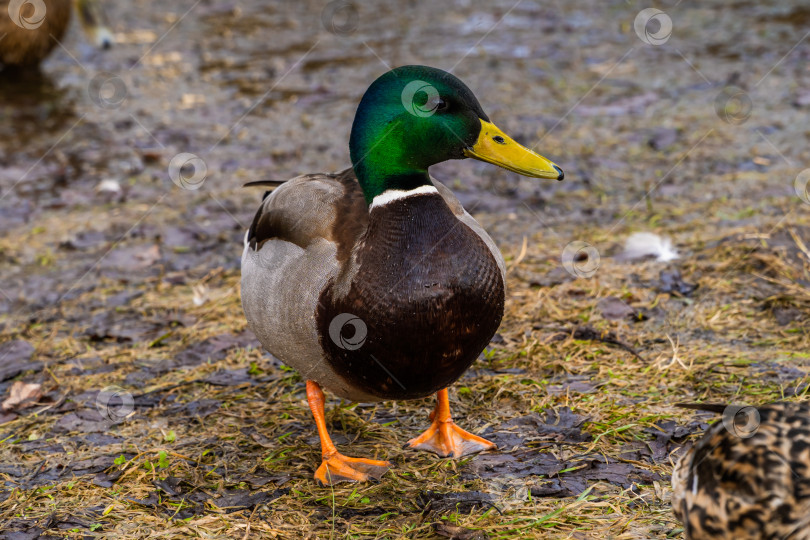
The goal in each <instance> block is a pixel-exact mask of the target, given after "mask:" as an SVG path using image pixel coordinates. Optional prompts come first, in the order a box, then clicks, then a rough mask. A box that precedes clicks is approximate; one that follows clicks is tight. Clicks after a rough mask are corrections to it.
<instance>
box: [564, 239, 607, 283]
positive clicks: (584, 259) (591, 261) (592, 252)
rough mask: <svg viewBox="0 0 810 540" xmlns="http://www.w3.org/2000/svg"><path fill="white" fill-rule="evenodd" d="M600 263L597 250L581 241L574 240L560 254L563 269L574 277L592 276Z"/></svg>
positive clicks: (600, 259)
mask: <svg viewBox="0 0 810 540" xmlns="http://www.w3.org/2000/svg"><path fill="white" fill-rule="evenodd" d="M601 262H602V258H601V256H600V255H599V250H598V249H596V248H595V247H594V246H592V245H591V244H589V243H588V242H583V241H582V240H574V241H573V242H571V243H569V244H568V245H567V246H565V248H564V249H563V252H562V265H563V268H565V270H566V271H567V272H568V273H569V274H571V275H572V276H574V277H578V278H589V277H591V276H593V275H594V274H595V273H596V271H597V270H599V265H600V263H601Z"/></svg>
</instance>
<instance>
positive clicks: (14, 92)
mask: <svg viewBox="0 0 810 540" xmlns="http://www.w3.org/2000/svg"><path fill="white" fill-rule="evenodd" d="M107 4H108V9H109V12H110V18H111V21H112V27H113V30H114V33H115V38H116V41H117V44H116V46H115V47H114V48H113V49H112V50H110V51H104V52H100V51H96V50H94V49H92V48H91V47H90V46H89V45H88V44H86V42H85V41H84V40H83V38H82V36H81V34H80V32H79V31H78V28H76V27H75V26H76V25H74V28H72V29H71V31H70V33H69V34H68V36H67V37H66V39H65V40H64V42H63V44H62V46H60V47H58V48H57V49H56V50H55V51H54V53H53V54H52V55H51V57H50V58H49V59H48V60H47V61H46V62H45V63H44V65H43V66H42V72H43V77H42V78H41V79H39V80H29V81H26V82H21V81H18V80H16V79H10V78H8V77H4V76H3V75H0V94H2V99H0V120H1V121H0V190H2V191H1V192H0V231H2V232H0V400H2V401H3V402H5V403H6V405H7V406H6V410H3V411H2V412H0V538H13V539H23V538H36V537H38V536H39V535H45V536H47V537H58V538H61V537H70V538H74V537H122V538H157V537H178V538H192V537H195V538H196V537H204V538H252V537H274V536H275V537H280V538H301V537H306V538H316V537H317V538H344V537H345V538H399V537H407V538H433V537H451V538H468V539H472V538H487V537H489V538H518V537H521V538H522V537H540V538H592V537H608V538H673V537H674V538H677V537H680V536H681V533H682V529H681V528H680V526H679V524H678V523H677V521H676V520H675V519H674V517H673V516H672V513H671V509H670V503H669V495H670V487H669V475H670V472H671V469H672V464H673V462H674V460H676V459H677V456H678V455H679V454H680V453H681V452H683V445H684V444H688V443H689V441H690V440H692V439H693V438H694V436H696V434H699V433H700V432H701V431H702V430H703V429H705V427H706V425H707V423H709V422H712V421H714V419H713V418H712V417H711V416H709V415H705V414H700V413H695V412H694V411H686V410H681V409H678V408H676V407H674V405H675V404H676V403H679V402H684V401H695V400H702V401H712V402H734V403H745V404H759V403H764V402H768V401H773V400H777V399H783V398H784V399H804V396H805V394H806V392H807V382H808V380H810V377H809V374H810V353H808V351H810V347H808V346H809V345H810V338H808V326H810V322H808V321H809V320H810V274H809V272H810V251H809V250H808V245H810V197H808V195H807V191H806V184H807V182H808V180H810V172H805V173H802V171H805V170H807V169H808V168H810V145H808V137H810V128H808V126H810V122H809V121H808V112H810V61H808V60H810V37H808V28H809V27H810V26H808V23H810V8H808V7H807V6H806V5H798V4H797V5H796V6H793V5H788V3H785V2H776V1H768V2H737V3H734V4H733V7H728V6H726V5H725V4H726V3H723V2H702V3H700V4H699V6H695V5H692V4H691V3H686V2H684V3H680V2H669V3H667V2H664V3H661V4H659V5H657V6H656V7H657V8H659V9H660V10H662V11H663V15H664V17H665V18H664V19H662V18H660V17H659V18H658V19H657V20H656V21H652V22H650V23H649V25H648V26H647V27H646V30H647V32H646V33H645V32H644V28H645V27H644V26H643V25H642V28H641V30H640V31H639V32H637V31H636V28H635V27H634V21H635V20H636V18H637V16H638V15H639V13H640V11H641V10H643V9H645V8H649V7H651V6H650V5H647V4H643V3H638V2H631V1H628V2H623V1H613V2H597V1H591V2H535V1H528V0H524V1H522V2H516V1H513V0H506V1H499V0H496V1H486V2H484V1H478V0H464V1H462V0H459V1H455V2H417V1H412V2H396V3H395V2H357V3H355V4H341V5H336V4H330V5H329V6H326V3H325V2H315V1H298V2H272V3H269V2H262V1H259V0H250V1H248V0H241V1H222V2H220V1H206V0H204V1H196V2H194V1H191V0H182V1H178V2H172V3H168V2H156V1H150V0H136V1H132V2H107ZM336 7H339V8H340V9H335V8H336ZM667 21H671V34H670V33H668V32H667ZM642 38H643V39H642ZM409 63H419V64H428V65H433V66H436V67H440V68H444V69H451V70H452V71H453V72H454V73H455V74H457V75H458V76H459V77H461V78H462V79H463V80H464V81H465V82H466V83H467V84H468V85H469V86H470V87H471V88H472V89H473V90H474V91H475V93H476V94H477V96H478V97H479V100H480V102H481V103H482V104H483V106H484V109H485V110H486V111H487V112H488V114H489V116H490V117H491V118H492V119H493V121H495V122H496V123H498V125H499V126H500V127H501V128H503V129H504V131H506V132H507V133H509V134H511V135H512V136H514V137H515V138H516V139H518V140H519V141H521V142H523V143H525V144H527V145H529V146H534V147H536V148H537V150H538V151H540V152H541V153H542V154H544V155H546V156H548V157H550V158H551V159H553V160H554V161H555V162H557V163H558V164H560V165H561V166H562V167H563V168H564V169H565V171H566V178H565V181H563V182H560V183H557V182H552V181H540V180H533V179H526V178H521V177H518V176H517V175H515V174H512V173H510V172H507V171H504V170H501V169H496V168H494V167H491V166H489V165H486V164H483V163H479V162H471V161H469V160H466V161H458V162H448V163H444V164H441V165H439V166H436V167H435V168H434V169H432V173H433V174H434V176H436V177H438V178H440V179H443V180H445V181H446V183H447V184H448V185H450V186H452V187H453V189H455V190H456V192H457V193H458V194H459V197H460V198H461V200H462V201H463V202H464V204H465V205H466V206H467V208H468V209H469V210H470V211H471V213H473V214H474V215H475V216H476V217H477V218H478V219H479V220H480V222H481V223H482V224H484V225H485V227H486V228H487V229H488V230H489V231H490V233H491V235H492V236H493V238H494V239H495V240H496V242H497V243H498V244H499V246H500V248H501V249H502V251H503V252H504V254H505V256H506V257H507V264H508V266H509V274H508V288H509V292H508V299H507V307H506V317H505V319H504V322H503V324H502V326H501V329H500V331H499V333H498V334H497V335H496V337H495V339H494V340H493V342H492V343H491V345H490V347H489V348H488V349H487V350H486V351H485V353H484V354H482V356H481V358H480V360H479V361H478V362H477V363H476V364H475V365H474V366H473V368H472V369H471V370H470V371H469V372H468V373H467V374H466V375H465V376H464V378H463V379H462V380H460V381H459V382H458V383H457V384H456V385H455V386H454V387H453V388H452V389H451V403H452V408H453V411H454V414H455V417H456V420H457V422H458V423H459V424H462V425H463V426H465V427H466V428H468V429H470V430H471V431H473V432H476V433H479V434H483V435H484V436H486V437H489V438H491V439H492V440H493V441H495V442H497V443H498V445H499V450H498V451H497V452H490V453H485V454H481V455H478V456H475V457H472V458H466V459H463V460H459V461H455V460H449V459H440V458H437V457H435V456H432V455H426V454H421V453H414V452H412V451H409V450H405V449H403V448H402V445H403V444H404V443H405V442H406V441H407V440H408V439H409V438H411V437H413V436H415V435H416V434H418V433H419V432H421V431H422V430H423V429H424V428H425V427H426V425H427V417H426V416H427V413H428V411H429V410H430V408H431V407H432V401H431V400H424V401H414V402H399V403H382V404H376V405H367V404H359V405H358V404H348V403H339V402H338V401H337V400H332V401H330V403H329V407H328V412H327V416H328V421H329V422H330V429H331V430H332V433H333V435H334V438H335V442H336V443H338V444H339V446H340V447H341V448H342V449H343V450H344V451H345V452H346V453H348V454H350V455H356V456H367V457H375V456H376V457H377V458H378V459H388V460H390V461H392V462H393V463H394V464H395V466H394V468H393V469H392V471H391V472H390V473H388V474H387V475H386V476H385V477H384V478H383V481H382V482H380V483H379V484H368V485H356V486H347V485H341V486H339V487H336V488H334V489H329V488H322V487H318V486H317V485H316V484H315V483H314V482H313V480H312V473H313V470H314V468H315V467H316V466H317V464H318V462H319V459H320V454H319V449H318V446H317V436H316V432H315V429H314V425H313V423H312V421H311V418H310V414H309V410H308V409H307V407H306V401H305V396H304V382H303V381H302V380H301V378H300V377H299V376H298V375H297V374H296V373H295V372H292V371H289V370H287V369H285V367H284V366H283V365H281V364H280V363H279V362H278V361H276V360H274V359H273V358H272V357H271V356H269V355H268V354H266V353H263V352H262V351H261V349H260V348H259V345H258V342H257V341H256V339H255V338H254V336H253V335H252V334H251V333H250V332H249V331H248V330H246V325H245V321H244V318H243V316H242V313H241V308H240V303H239V258H240V253H241V240H242V237H243V234H244V230H245V227H246V225H247V224H248V223H249V221H250V219H251V218H252V214H253V212H254V211H255V209H256V205H257V203H258V200H259V197H260V193H257V192H256V191H254V190H247V189H242V188H240V185H241V184H242V183H244V182H246V181H249V180H256V179H261V178H287V177H291V176H294V175H296V174H299V173H306V172H319V171H334V170H339V169H342V168H344V167H346V166H347V165H348V164H349V161H348V147H347V141H348V134H349V130H350V127H351V119H352V115H353V113H354V109H355V107H356V104H357V102H358V100H359V98H360V96H361V95H362V93H363V92H364V90H365V88H366V87H367V85H368V84H369V83H370V82H371V81H372V80H373V79H374V78H375V77H377V76H378V75H380V74H382V73H383V72H385V71H386V70H387V69H388V67H389V66H396V65H403V64H409ZM181 153H190V154H194V155H195V156H197V157H198V158H199V160H195V161H193V162H192V165H191V167H192V168H191V169H190V168H189V167H188V166H187V167H186V168H184V169H183V170H182V171H180V176H178V174H177V171H178V167H177V166H176V164H177V160H175V161H174V162H173V159H174V158H175V156H177V155H178V154H181ZM181 161H182V160H181ZM172 175H174V177H175V178H174V180H176V182H173V179H172ZM634 232H651V233H655V234H658V235H660V236H661V237H664V238H667V239H670V240H671V241H672V243H673V246H674V248H675V249H676V250H677V251H678V254H679V256H678V258H676V259H674V260H671V261H668V262H659V261H656V260H650V259H629V258H627V257H624V256H622V253H623V246H624V243H625V241H626V239H627V238H628V236H630V235H631V234H632V233H634ZM572 242H580V243H579V244H576V243H575V244H573V245H572V244H571V243H572ZM582 243H586V244H587V245H584V244H582ZM572 246H573V247H572ZM572 250H573V252H572ZM577 251H578V252H579V253H580V254H582V253H585V254H588V255H589V256H590V257H591V259H590V260H582V259H581V257H579V256H576V257H575V256H573V255H572V253H574V252H577ZM566 257H567V258H566ZM563 260H566V261H567V264H566V265H563V263H562V261H563ZM20 381H21V382H22V383H26V384H29V385H32V386H25V387H23V386H22V383H21V382H20ZM15 384H16V385H17V386H16V390H14V387H15ZM23 390H24V391H26V392H28V396H29V398H30V399H28V400H27V401H22V402H21V403H14V402H11V401H8V402H7V401H6V400H8V399H9V398H10V397H12V394H14V395H16V396H17V397H18V398H23V397H25V396H24V395H21V394H20V392H21V391H23Z"/></svg>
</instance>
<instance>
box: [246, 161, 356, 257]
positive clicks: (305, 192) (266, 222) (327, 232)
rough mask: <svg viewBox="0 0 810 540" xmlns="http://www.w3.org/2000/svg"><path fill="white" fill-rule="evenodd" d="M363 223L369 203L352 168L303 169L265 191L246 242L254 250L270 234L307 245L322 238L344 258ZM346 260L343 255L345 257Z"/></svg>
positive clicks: (302, 246) (260, 245)
mask: <svg viewBox="0 0 810 540" xmlns="http://www.w3.org/2000/svg"><path fill="white" fill-rule="evenodd" d="M367 224H368V206H367V205H366V202H365V199H364V198H363V192H362V190H361V189H360V184H358V183H357V179H356V178H355V177H354V171H353V170H352V169H347V170H345V171H342V172H340V173H336V174H307V175H303V176H298V177H296V178H293V179H291V180H288V181H287V182H284V183H283V184H281V185H279V186H278V187H277V188H276V189H275V190H274V191H273V192H272V196H267V197H265V199H264V201H263V202H262V204H261V206H259V209H258V211H257V212H256V216H255V217H254V218H253V222H252V223H251V225H250V229H249V230H248V237H247V242H248V245H249V246H250V248H251V249H253V250H259V249H261V248H262V245H264V243H265V242H266V241H267V240H269V239H271V238H278V239H281V240H285V241H287V242H291V243H293V244H295V245H297V246H299V247H301V248H306V247H307V246H308V245H309V244H310V243H311V242H313V241H316V240H319V239H326V240H330V241H333V242H336V243H337V245H338V259H340V258H341V256H343V257H345V258H348V254H350V253H351V250H352V247H353V246H354V244H355V243H356V241H357V238H358V237H359V235H360V234H362V232H363V231H364V230H365V229H366V226H367ZM344 260H345V259H344Z"/></svg>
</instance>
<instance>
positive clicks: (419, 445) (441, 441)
mask: <svg viewBox="0 0 810 540" xmlns="http://www.w3.org/2000/svg"><path fill="white" fill-rule="evenodd" d="M408 446H410V447H411V448H413V449H414V450H425V451H428V452H433V453H435V454H438V455H440V456H442V457H449V456H453V457H455V458H459V457H463V456H468V455H470V454H475V453H477V452H482V451H484V450H492V449H494V448H496V445H495V443H493V442H491V441H488V440H486V439H484V438H481V437H479V436H477V435H473V434H472V433H469V432H468V431H465V430H463V429H461V428H460V427H458V426H457V425H456V424H455V423H453V421H452V420H448V421H445V422H440V421H436V420H434V422H433V424H432V425H431V426H430V427H429V428H428V429H427V431H425V432H424V433H422V434H421V435H420V436H419V437H416V438H415V439H411V440H410V441H408Z"/></svg>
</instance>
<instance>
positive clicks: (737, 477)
mask: <svg viewBox="0 0 810 540" xmlns="http://www.w3.org/2000/svg"><path fill="white" fill-rule="evenodd" d="M682 406H686V407H689V408H698V409H704V410H708V411H712V412H716V413H721V414H723V415H724V421H722V422H717V423H716V424H714V425H713V426H712V427H711V428H709V429H708V430H707V431H706V434H705V435H704V436H703V437H702V438H701V439H700V440H699V441H698V442H697V443H696V444H695V445H694V446H693V447H692V448H691V449H690V450H689V451H688V452H687V453H686V454H684V455H683V457H682V458H681V459H680V461H679V462H678V464H677V465H676V466H675V470H674V471H673V473H672V509H673V511H674V512H675V516H676V517H677V518H678V519H679V520H681V522H682V523H683V525H684V536H685V537H686V538H687V539H688V540H710V539H711V540H765V539H773V540H810V405H808V404H807V403H786V402H782V403H773V404H771V405H764V406H761V407H756V408H754V407H745V408H743V409H741V410H738V409H732V408H726V407H725V406H723V405H704V404H700V405H682ZM735 421H736V422H737V423H735ZM738 424H744V425H738Z"/></svg>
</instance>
